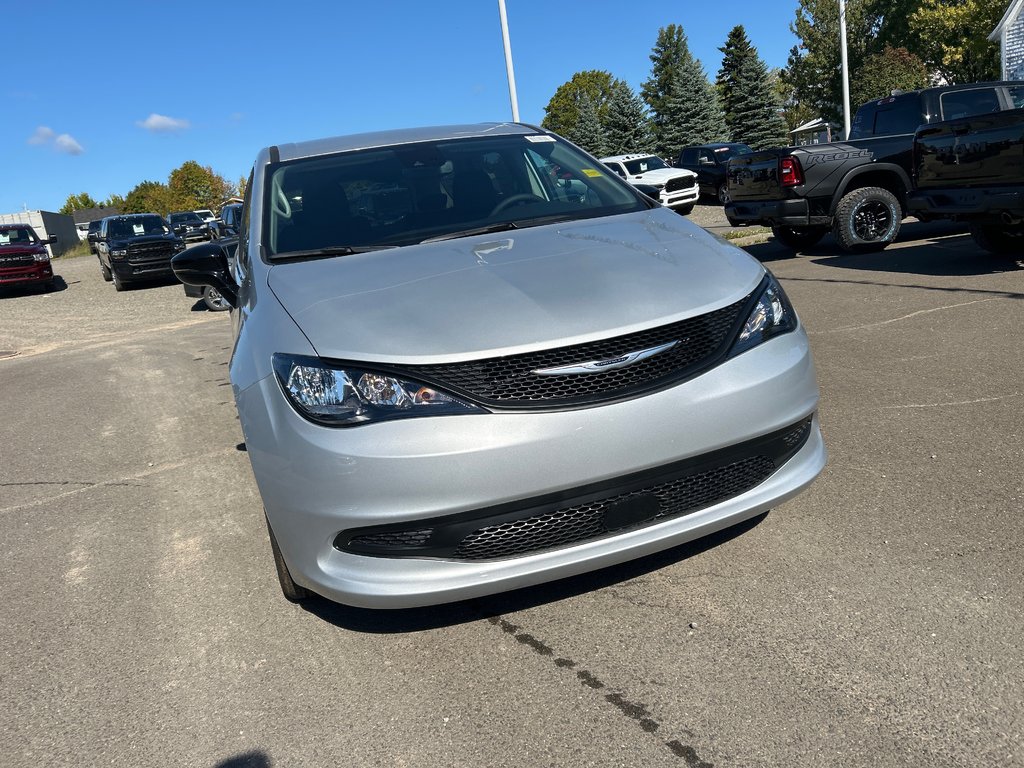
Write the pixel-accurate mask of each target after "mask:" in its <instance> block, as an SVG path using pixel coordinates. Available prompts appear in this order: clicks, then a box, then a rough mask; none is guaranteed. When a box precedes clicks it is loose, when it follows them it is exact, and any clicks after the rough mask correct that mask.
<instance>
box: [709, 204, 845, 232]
mask: <svg viewBox="0 0 1024 768" xmlns="http://www.w3.org/2000/svg"><path fill="white" fill-rule="evenodd" d="M725 217H726V218H727V219H728V220H729V223H730V224H731V225H732V226H734V227H749V226H751V225H754V224H759V225H761V226H766V227H771V226H774V225H782V226H788V227H811V226H827V225H829V224H831V219H830V218H829V217H828V216H815V215H811V210H810V205H809V203H808V201H807V200H806V199H804V198H801V197H796V198H792V199H787V200H764V201H762V200H732V201H730V202H729V203H726V205H725Z"/></svg>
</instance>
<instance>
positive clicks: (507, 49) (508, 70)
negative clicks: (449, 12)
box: [498, 0, 519, 123]
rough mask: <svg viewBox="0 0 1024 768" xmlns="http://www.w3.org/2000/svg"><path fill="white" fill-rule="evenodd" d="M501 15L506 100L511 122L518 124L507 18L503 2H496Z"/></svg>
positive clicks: (514, 75) (502, 0) (501, 0)
mask: <svg viewBox="0 0 1024 768" xmlns="http://www.w3.org/2000/svg"><path fill="white" fill-rule="evenodd" d="M498 13H499V14H501V38H502V40H503V41H504V43H505V72H506V73H507V75H508V98H509V100H510V101H511V102H512V120H513V121H514V122H517V123H518V122H519V100H518V99H517V98H516V73H515V70H514V69H513V68H512V44H511V43H509V41H508V16H507V15H506V14H505V0H498Z"/></svg>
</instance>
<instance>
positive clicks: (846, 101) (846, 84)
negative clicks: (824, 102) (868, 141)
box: [839, 0, 850, 141]
mask: <svg viewBox="0 0 1024 768" xmlns="http://www.w3.org/2000/svg"><path fill="white" fill-rule="evenodd" d="M839 46H840V49H841V50H840V53H841V57H842V61H843V127H844V128H845V129H846V130H845V132H844V133H843V140H844V141H846V140H847V139H849V138H850V62H849V60H848V59H847V56H846V0H839Z"/></svg>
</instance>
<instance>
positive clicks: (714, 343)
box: [396, 287, 761, 409]
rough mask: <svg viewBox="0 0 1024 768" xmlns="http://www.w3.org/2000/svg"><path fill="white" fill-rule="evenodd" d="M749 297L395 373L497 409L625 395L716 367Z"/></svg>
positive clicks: (569, 403)
mask: <svg viewBox="0 0 1024 768" xmlns="http://www.w3.org/2000/svg"><path fill="white" fill-rule="evenodd" d="M760 290H761V288H760V287H759V288H758V291H760ZM754 293H757V291H755V292H754ZM753 296H754V294H749V295H747V296H745V297H744V298H742V299H740V300H739V301H737V302H734V303H732V304H730V305H729V306H727V307H723V308H722V309H717V310H715V311H713V312H708V313H707V314H703V315H699V316H697V317H691V318H688V319H686V320H681V321H679V322H676V323H671V324H670V325H663V326H660V327H658V328H651V329H649V330H646V331H639V332H637V333H630V334H626V335H623V336H616V337H614V338H610V339H603V340H601V341H595V342H588V343H585V344H574V345H571V346H566V347H557V348H554V349H547V350H541V351H539V352H527V353H524V354H519V355H508V356H506V357H494V358H488V359H484V360H472V361H469V362H464V363H451V364H441V365H417V366H401V367H398V368H396V370H398V371H401V372H406V373H408V374H409V375H410V376H412V377H414V378H417V379H420V380H423V381H426V382H430V383H432V384H435V385H436V386H438V387H441V388H443V389H446V390H449V391H451V392H454V393H455V394H462V395H464V396H466V397H467V398H469V399H471V400H474V401H476V402H478V403H480V404H482V405H485V406H488V407H491V408H497V409H501V408H506V409H539V408H549V409H550V408H558V407H572V406H580V405H590V404H594V403H599V402H603V401H609V400H614V399H618V398H623V397H629V396H633V395H636V394H639V393H640V392H644V391H648V390H651V389H655V388H657V387H659V386H666V385H668V384H670V383H673V382H676V381H680V380H682V379H684V378H688V377H690V376H695V375H696V374H698V373H700V372H702V371H704V370H707V369H708V368H710V367H711V366H712V365H713V364H715V363H716V362H717V361H718V360H719V359H720V358H721V357H722V356H723V355H724V354H725V353H726V352H727V350H728V345H729V343H730V342H731V340H732V339H733V338H734V336H735V334H736V333H737V332H738V324H739V323H741V322H742V321H743V320H744V319H745V318H744V316H741V313H742V312H743V309H744V307H746V306H747V305H748V304H749V303H750V302H751V301H752V299H753ZM669 344H674V346H672V347H671V348H670V349H666V350H664V351H661V352H659V353H657V354H653V355H652V356H650V357H648V358H646V359H641V360H638V361H637V362H634V363H632V364H630V365H628V366H626V367H622V368H612V367H611V366H609V367H608V369H606V370H600V368H601V366H600V365H599V366H597V367H598V369H599V370H598V372H594V373H566V374H558V375H545V374H541V373H538V371H544V370H545V369H552V368H560V367H563V366H573V365H577V366H578V365H581V364H584V363H595V362H596V363H599V364H600V363H607V362H611V361H617V360H620V359H622V358H623V357H625V356H627V355H629V354H631V353H636V352H641V351H644V350H651V349H655V348H658V347H661V346H664V345H669Z"/></svg>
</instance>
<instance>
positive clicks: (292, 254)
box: [273, 245, 396, 259]
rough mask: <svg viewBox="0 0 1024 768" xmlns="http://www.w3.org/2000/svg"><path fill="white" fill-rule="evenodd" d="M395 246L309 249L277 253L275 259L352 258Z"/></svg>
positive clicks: (349, 246)
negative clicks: (355, 255) (352, 256)
mask: <svg viewBox="0 0 1024 768" xmlns="http://www.w3.org/2000/svg"><path fill="white" fill-rule="evenodd" d="M395 247H396V246H394V245H331V246H328V247H327V248H309V249H306V250H304V251H281V252H280V253H275V254H274V256H273V258H274V259H309V258H316V257H317V256H351V255H352V254H355V253H370V252H371V251H381V250H384V249H385V248H395Z"/></svg>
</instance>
